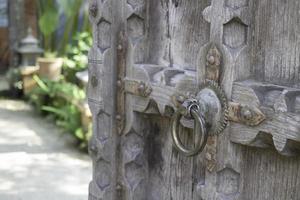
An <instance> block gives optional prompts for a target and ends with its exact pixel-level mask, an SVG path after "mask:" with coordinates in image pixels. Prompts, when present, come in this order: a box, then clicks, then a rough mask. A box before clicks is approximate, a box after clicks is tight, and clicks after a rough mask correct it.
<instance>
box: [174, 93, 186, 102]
mask: <svg viewBox="0 0 300 200" xmlns="http://www.w3.org/2000/svg"><path fill="white" fill-rule="evenodd" d="M176 100H177V102H178V103H183V102H184V100H185V98H184V96H182V95H179V96H177V98H176Z"/></svg>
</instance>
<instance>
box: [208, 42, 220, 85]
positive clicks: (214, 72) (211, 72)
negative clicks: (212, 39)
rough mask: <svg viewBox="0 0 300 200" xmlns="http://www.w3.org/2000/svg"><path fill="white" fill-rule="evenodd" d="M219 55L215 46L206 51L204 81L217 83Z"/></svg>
mask: <svg viewBox="0 0 300 200" xmlns="http://www.w3.org/2000/svg"><path fill="white" fill-rule="evenodd" d="M220 64H221V53H220V51H219V50H218V49H217V47H216V46H215V45H212V47H211V48H210V49H209V50H208V53H207V55H206V74H205V77H206V79H209V80H213V81H215V82H217V83H218V82H219V76H220Z"/></svg>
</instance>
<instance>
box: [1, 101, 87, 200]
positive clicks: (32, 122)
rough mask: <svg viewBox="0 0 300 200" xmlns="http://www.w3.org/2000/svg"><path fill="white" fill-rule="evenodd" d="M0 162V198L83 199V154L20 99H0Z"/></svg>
mask: <svg viewBox="0 0 300 200" xmlns="http://www.w3.org/2000/svg"><path fill="white" fill-rule="evenodd" d="M0 162H1V164H0V199H1V200H15V199H16V200H17V199H18V200H23V199H24V200H40V199H43V200H67V199H72V200H86V199H87V195H88V183H89V180H91V172H92V166H91V161H90V159H89V157H88V155H86V154H84V153H81V152H79V151H78V150H77V149H76V148H75V146H74V141H73V139H72V137H71V136H70V135H67V134H62V133H61V132H60V130H59V129H58V128H57V127H56V126H55V125H54V124H53V123H50V122H48V121H47V120H45V119H42V118H40V116H38V115H36V114H35V113H34V112H33V111H32V109H31V107H30V106H28V105H27V104H25V103H24V102H22V101H12V100H0Z"/></svg>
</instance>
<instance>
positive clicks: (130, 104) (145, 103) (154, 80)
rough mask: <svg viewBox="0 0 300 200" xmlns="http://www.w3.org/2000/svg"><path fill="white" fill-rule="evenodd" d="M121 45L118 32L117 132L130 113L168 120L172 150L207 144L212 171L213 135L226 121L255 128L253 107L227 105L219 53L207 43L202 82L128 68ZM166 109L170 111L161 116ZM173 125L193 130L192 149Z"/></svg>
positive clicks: (161, 70) (258, 115)
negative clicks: (173, 148) (169, 120)
mask: <svg viewBox="0 0 300 200" xmlns="http://www.w3.org/2000/svg"><path fill="white" fill-rule="evenodd" d="M126 47H127V42H126V37H125V35H123V34H120V37H119V44H118V48H117V49H118V53H117V56H118V62H117V66H118V77H117V81H118V82H117V85H118V90H117V91H118V92H117V98H118V101H117V102H118V106H117V113H118V115H117V120H118V122H119V123H118V130H119V132H120V133H121V132H124V131H122V130H124V129H125V130H127V129H128V130H130V127H131V126H132V125H131V123H132V114H130V112H134V111H135V112H141V113H152V114H155V113H157V114H160V115H163V116H171V117H172V118H173V120H172V126H171V127H172V138H173V142H174V145H175V147H176V149H178V150H179V151H180V152H182V153H183V154H184V155H187V156H192V155H195V154H197V153H199V152H201V151H202V150H204V146H206V143H208V145H207V148H206V155H209V156H207V159H208V160H209V162H210V165H209V166H210V169H211V170H212V169H213V168H214V165H215V163H214V160H216V158H215V153H216V144H217V137H216V136H217V135H219V134H220V133H221V132H222V131H223V130H224V129H225V128H226V126H227V124H228V121H234V122H238V123H243V124H245V125H250V126H255V125H258V124H259V123H261V122H262V121H263V120H264V119H265V116H264V114H263V113H262V112H261V111H260V110H259V109H258V108H256V107H253V106H249V105H242V104H238V103H233V102H228V100H227V98H226V95H225V93H224V91H223V90H222V88H221V87H220V85H219V77H220V72H221V70H220V65H221V63H222V60H221V59H222V55H221V53H220V51H219V50H218V48H217V47H216V46H215V45H211V48H210V49H208V51H207V55H206V62H205V63H206V66H205V69H206V73H205V81H204V82H203V83H202V84H199V83H197V82H196V81H195V80H196V79H197V78H196V74H197V73H193V72H187V71H185V70H180V69H176V68H170V67H166V66H159V65H150V64H135V65H134V66H128V64H127V63H126V59H125V58H126V56H127V55H126ZM126 68H128V69H126ZM125 69H126V70H125ZM126 72H128V73H129V74H126ZM127 97H128V98H127ZM192 99H195V101H193V102H194V104H193V105H194V106H196V107H194V108H193V109H188V107H187V106H184V105H185V104H186V102H191V100H192ZM174 100H175V101H174ZM167 108H168V109H167ZM170 108H171V110H173V112H169V113H167V110H169V111H170ZM196 108H197V109H196ZM184 111H185V112H184ZM170 113H173V115H172V114H171V115H170ZM188 116H189V117H188ZM179 125H183V126H185V127H188V128H194V135H195V144H194V145H195V146H194V148H192V149H189V148H187V147H185V146H184V145H183V143H182V142H181V140H180V138H179V134H178V132H177V131H178V130H179V129H178V126H179ZM126 127H127V128H126ZM128 127H129V128H128ZM125 132H126V131H125Z"/></svg>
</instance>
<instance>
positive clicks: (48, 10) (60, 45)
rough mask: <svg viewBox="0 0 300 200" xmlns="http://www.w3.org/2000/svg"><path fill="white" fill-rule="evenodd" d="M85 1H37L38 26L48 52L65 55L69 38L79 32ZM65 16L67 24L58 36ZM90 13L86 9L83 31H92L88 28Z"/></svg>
mask: <svg viewBox="0 0 300 200" xmlns="http://www.w3.org/2000/svg"><path fill="white" fill-rule="evenodd" d="M84 3H86V2H85V1H84V0H36V4H37V9H38V15H39V20H38V25H39V29H40V31H41V33H42V34H43V46H44V49H45V50H46V51H48V52H53V51H58V53H59V54H64V53H65V49H66V45H67V44H68V43H69V38H70V37H72V36H73V33H76V32H77V31H78V30H79V27H78V24H79V23H78V19H79V14H80V9H81V8H82V5H84ZM62 16H64V19H65V23H64V26H63V29H61V30H62V33H61V34H60V35H59V36H58V33H57V32H56V31H57V29H58V28H59V25H60V24H59V21H60V19H61V17H62ZM87 19H88V11H87V9H84V15H83V22H84V24H83V26H81V30H90V28H89V26H86V22H87V21H88V20H87Z"/></svg>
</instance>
